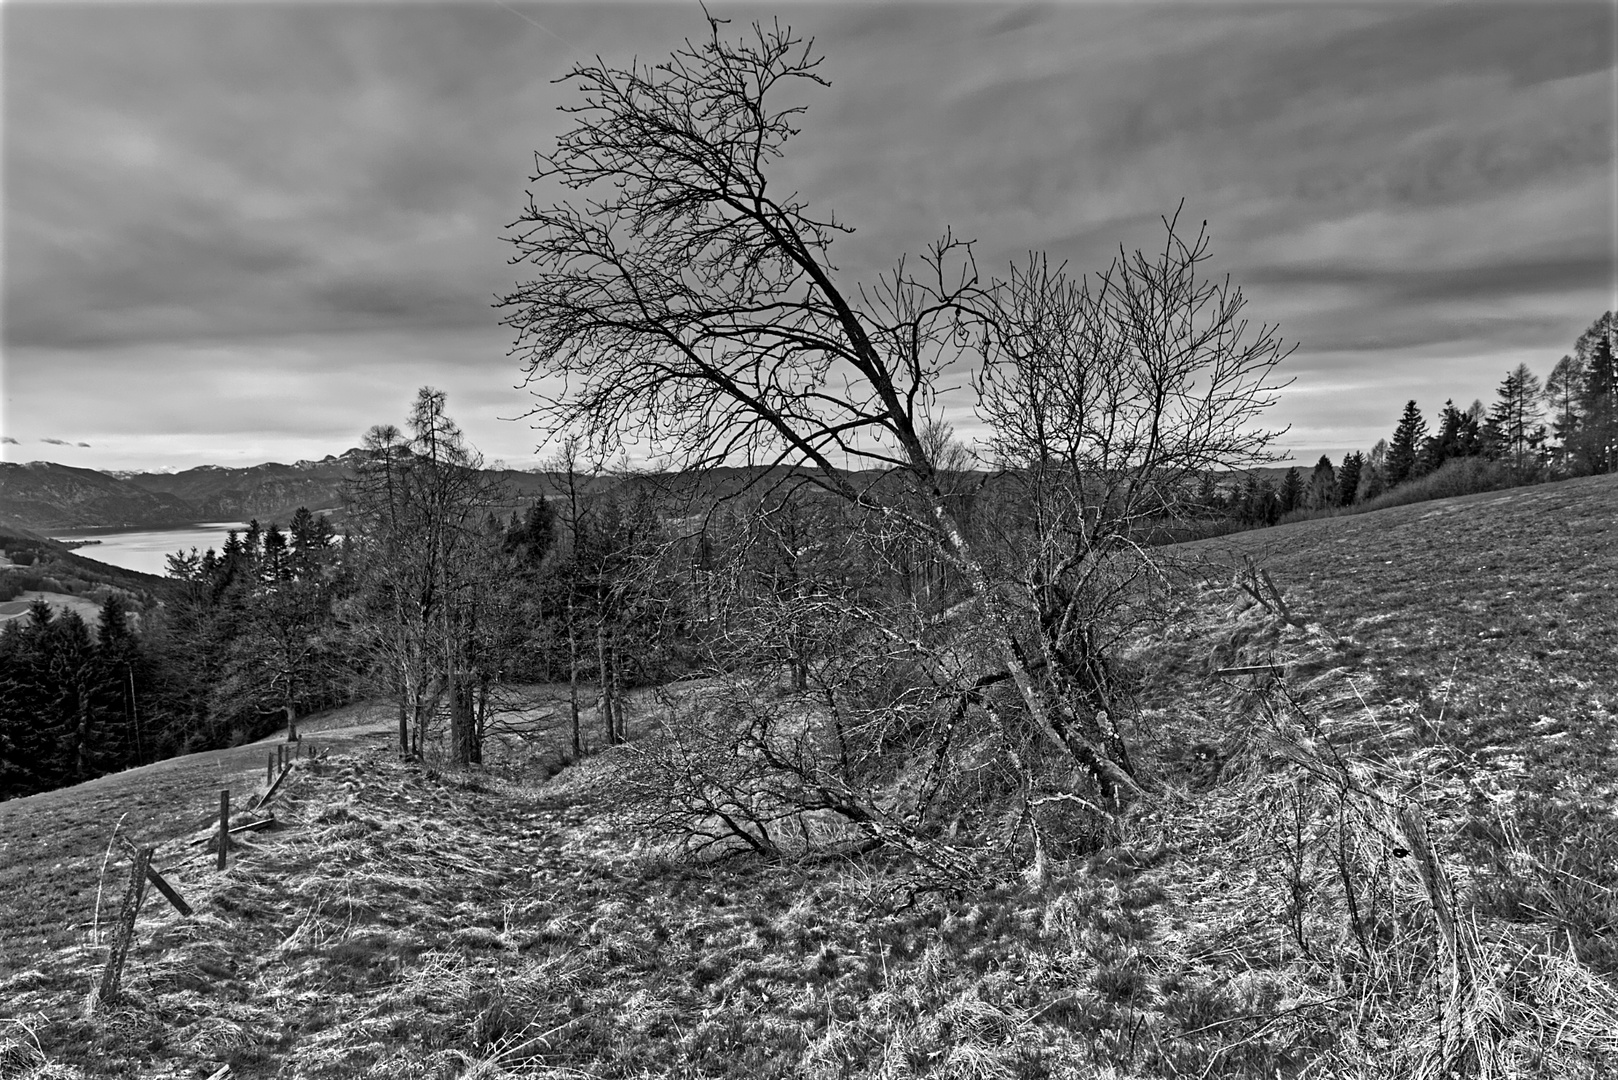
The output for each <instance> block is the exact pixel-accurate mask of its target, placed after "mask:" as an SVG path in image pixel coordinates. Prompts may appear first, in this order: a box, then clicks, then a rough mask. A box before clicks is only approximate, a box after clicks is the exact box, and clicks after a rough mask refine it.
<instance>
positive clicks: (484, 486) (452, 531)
mask: <svg viewBox="0 0 1618 1080" xmlns="http://www.w3.org/2000/svg"><path fill="white" fill-rule="evenodd" d="M444 404H445V398H444V394H443V392H442V391H440V390H434V389H432V388H430V387H423V388H422V390H421V391H420V392H419V393H418V395H417V397H416V401H415V404H414V406H413V407H412V409H411V413H410V419H409V429H410V433H409V435H408V436H406V435H405V434H403V433H401V432H400V431H399V429H398V428H395V427H393V426H392V425H381V426H378V427H374V428H372V429H371V430H370V431H369V432H368V433H367V434H366V436H365V450H366V458H365V461H364V463H363V464H362V466H361V468H360V470H359V473H358V475H357V476H356V477H355V478H354V480H353V483H352V484H351V487H350V502H351V510H352V515H351V516H352V521H353V528H354V536H355V541H356V543H355V555H356V557H357V560H358V565H359V572H360V580H361V589H360V596H359V598H358V600H357V602H356V604H355V605H354V607H353V610H354V612H355V613H356V614H357V615H358V621H359V622H360V624H361V626H362V627H363V628H364V629H365V630H366V635H365V636H366V638H367V640H368V643H369V644H370V646H371V648H372V650H373V652H374V654H375V655H376V656H377V658H378V659H379V661H380V662H381V665H382V666H383V667H384V668H385V669H386V670H387V671H388V672H389V673H390V679H389V681H390V682H391V684H392V687H393V690H394V691H395V693H396V695H397V697H398V702H399V748H400V752H401V753H402V754H404V755H405V756H416V755H419V754H420V753H421V752H422V748H423V742H424V739H425V735H426V731H427V728H428V725H429V723H430V722H431V720H432V718H433V716H434V715H435V714H436V712H437V710H438V707H439V706H440V704H442V703H445V702H447V703H448V705H449V711H450V751H451V756H452V758H453V759H454V760H455V761H457V762H458V763H461V764H467V763H470V762H472V761H473V760H475V759H476V757H477V756H478V748H477V745H476V731H477V725H476V716H475V699H474V688H475V686H476V672H475V671H474V670H473V667H472V656H471V651H472V646H473V644H474V643H475V641H476V635H477V620H478V618H479V607H478V605H479V600H480V597H481V596H482V592H483V590H481V589H480V580H479V577H478V574H479V571H480V570H485V571H486V570H488V568H489V566H490V565H491V564H490V562H489V560H487V559H482V558H480V557H479V550H480V546H481V547H495V548H498V546H499V544H500V542H501V539H502V535H501V534H500V532H499V531H498V530H497V529H490V528H486V527H484V525H485V523H486V522H487V520H488V518H489V512H490V509H491V507H493V506H494V504H495V502H496V493H495V492H494V491H493V489H492V488H491V486H490V484H489V481H488V480H487V479H486V478H485V476H484V475H483V474H482V473H481V471H480V467H481V465H482V460H481V457H480V456H479V455H478V453H477V451H475V450H473V449H472V448H471V447H470V446H468V445H467V444H466V441H465V439H464V437H463V436H462V434H461V431H460V429H459V427H457V426H456V424H455V422H454V421H453V420H451V419H450V418H449V416H448V415H447V414H446V413H445V411H444Z"/></svg>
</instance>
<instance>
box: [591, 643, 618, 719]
mask: <svg viewBox="0 0 1618 1080" xmlns="http://www.w3.org/2000/svg"><path fill="white" fill-rule="evenodd" d="M596 663H597V664H598V665H599V666H600V669H601V670H600V672H599V675H600V679H599V682H600V691H599V692H600V697H599V698H598V699H597V701H598V704H597V708H596V711H597V712H598V713H600V714H601V720H602V722H603V723H604V724H605V725H606V732H607V745H608V746H616V745H617V744H618V733H617V731H616V730H615V729H614V727H613V723H612V665H611V664H610V663H609V661H608V659H607V626H606V624H605V623H602V624H601V625H600V626H598V627H596Z"/></svg>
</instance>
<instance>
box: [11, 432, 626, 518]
mask: <svg viewBox="0 0 1618 1080" xmlns="http://www.w3.org/2000/svg"><path fill="white" fill-rule="evenodd" d="M360 455H361V451H359V450H349V451H348V452H347V453H344V454H341V455H336V454H333V455H328V456H326V457H324V458H322V459H320V460H319V461H299V462H296V463H294V464H292V465H282V464H280V463H278V462H268V463H266V464H263V465H252V466H248V467H245V468H227V467H225V466H221V465H201V466H198V467H197V468H195V469H187V470H185V471H184V472H176V473H162V472H118V473H105V472H97V471H96V470H94V469H80V468H75V467H73V466H71V465H58V464H56V463H55V462H50V461H30V462H27V463H26V464H17V463H13V462H0V524H7V525H11V526H14V527H19V528H24V529H30V530H33V531H34V532H66V531H68V530H75V529H94V528H120V527H121V528H161V527H164V526H173V525H190V524H193V523H195V522H199V521H247V520H250V519H252V518H257V519H258V520H260V521H263V522H266V523H267V522H271V521H277V522H280V523H281V524H286V522H288V521H289V520H291V518H292V515H293V513H294V512H295V511H296V510H297V509H298V508H299V507H300V506H306V507H308V508H309V509H310V510H312V511H314V512H316V513H322V512H324V513H328V514H331V515H332V516H333V518H335V519H341V517H342V516H343V501H344V485H345V483H346V481H347V478H348V477H349V476H351V475H353V472H354V468H355V465H356V464H357V463H358V461H359V458H360ZM489 472H490V474H491V475H492V476H493V477H495V478H497V479H499V480H500V481H502V482H503V483H504V484H505V485H506V487H507V489H508V490H509V491H510V492H511V494H512V497H513V499H514V500H515V501H516V502H528V501H531V500H532V499H534V498H537V497H540V496H542V495H550V494H555V493H556V491H558V490H559V488H558V484H557V482H556V480H555V478H554V477H551V476H548V475H547V474H545V473H535V472H519V471H517V470H515V469H498V470H489ZM599 483H600V481H599V480H598V481H596V484H599ZM592 486H594V485H592Z"/></svg>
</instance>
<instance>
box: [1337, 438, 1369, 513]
mask: <svg viewBox="0 0 1618 1080" xmlns="http://www.w3.org/2000/svg"><path fill="white" fill-rule="evenodd" d="M1364 470H1365V455H1364V454H1362V453H1360V452H1359V451H1358V450H1355V451H1354V452H1352V453H1348V454H1344V455H1343V464H1342V466H1341V467H1340V468H1339V469H1338V470H1337V505H1339V506H1352V505H1354V501H1355V499H1356V498H1357V497H1358V496H1359V490H1360V475H1361V474H1362V473H1363V472H1364Z"/></svg>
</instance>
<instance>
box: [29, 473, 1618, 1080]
mask: <svg viewBox="0 0 1618 1080" xmlns="http://www.w3.org/2000/svg"><path fill="white" fill-rule="evenodd" d="M1581 485H1582V486H1581ZM1486 498H1487V497H1486ZM1495 498H1499V496H1495ZM1506 498H1507V500H1508V501H1505V502H1501V503H1497V504H1489V503H1486V504H1485V510H1486V511H1487V513H1488V515H1489V516H1488V517H1487V518H1479V517H1477V516H1475V515H1476V514H1477V513H1478V512H1477V511H1470V512H1469V511H1467V510H1466V509H1465V508H1464V505H1463V507H1462V508H1461V509H1454V508H1453V507H1452V505H1450V504H1426V505H1424V506H1419V507H1410V508H1404V509H1401V510H1396V511H1389V512H1387V513H1386V514H1384V515H1366V516H1361V517H1355V518H1346V519H1339V520H1336V521H1329V522H1308V523H1303V524H1300V525H1296V526H1291V527H1288V528H1284V529H1281V530H1273V531H1271V532H1270V533H1268V534H1250V535H1249V536H1248V537H1238V538H1236V540H1237V541H1248V542H1256V541H1258V540H1262V541H1264V542H1265V543H1266V544H1270V545H1272V550H1271V551H1270V552H1269V558H1268V560H1267V564H1268V565H1269V567H1270V569H1271V572H1272V574H1274V576H1275V577H1276V579H1277V581H1278V583H1279V584H1281V585H1282V587H1283V588H1284V589H1285V590H1286V592H1287V596H1288V600H1289V602H1290V603H1291V605H1292V607H1293V610H1294V612H1295V613H1297V614H1300V615H1301V616H1302V621H1303V622H1304V625H1303V626H1296V625H1290V624H1288V623H1286V622H1285V621H1283V620H1281V619H1279V618H1276V617H1275V616H1274V614H1273V613H1271V612H1269V611H1266V610H1265V609H1263V608H1262V607H1258V606H1256V605H1254V604H1252V603H1251V601H1250V599H1249V598H1246V597H1245V595H1244V594H1242V593H1241V592H1240V591H1239V590H1236V589H1233V588H1230V587H1228V586H1227V585H1226V584H1225V583H1224V582H1225V580H1228V579H1226V578H1218V579H1216V580H1215V581H1214V582H1213V583H1212V584H1210V585H1207V586H1205V587H1203V588H1202V589H1200V590H1198V591H1195V593H1194V594H1188V595H1187V597H1186V600H1185V606H1184V608H1183V610H1181V611H1180V612H1179V613H1177V617H1176V618H1175V619H1174V620H1173V621H1172V623H1171V625H1170V627H1169V628H1168V629H1166V630H1164V631H1163V632H1162V633H1161V634H1160V635H1158V636H1157V637H1155V638H1153V639H1151V640H1143V641H1141V642H1139V643H1138V649H1137V651H1136V653H1135V655H1134V657H1133V659H1132V665H1133V668H1134V670H1135V671H1136V672H1137V674H1138V676H1139V678H1140V683H1141V687H1142V693H1141V704H1142V711H1141V714H1140V716H1139V717H1138V721H1137V730H1136V731H1135V733H1134V734H1135V738H1136V742H1137V745H1138V746H1139V747H1140V754H1139V763H1140V765H1141V767H1142V771H1143V774H1144V775H1145V777H1146V779H1147V782H1148V784H1149V785H1150V786H1151V787H1152V788H1153V791H1154V797H1153V798H1152V799H1151V800H1150V801H1148V802H1145V803H1142V804H1141V806H1140V808H1139V809H1137V810H1136V811H1134V812H1132V813H1131V814H1129V815H1128V816H1127V817H1126V818H1125V819H1123V820H1121V821H1119V822H1116V823H1115V824H1114V828H1115V831H1116V834H1117V835H1118V837H1119V843H1118V844H1116V845H1115V846H1113V847H1111V848H1109V849H1108V850H1106V851H1104V852H1102V853H1100V854H1095V855H1090V856H1087V857H1083V858H1073V859H1070V860H1068V861H1065V862H1058V863H1056V864H1055V865H1053V866H1052V868H1051V874H1050V876H1049V877H1048V879H1047V880H1045V881H1043V882H1040V883H1030V882H1029V881H1027V880H1024V879H1023V878H1022V877H1020V876H1012V877H1009V878H1008V879H1006V880H1003V881H1000V882H998V883H996V884H993V885H991V886H990V887H988V888H986V889H983V890H981V891H978V892H975V893H973V894H970V895H959V896H949V895H942V894H928V895H923V896H920V897H917V898H914V902H913V903H909V904H905V903H898V904H896V903H894V900H893V898H894V897H895V896H896V895H897V896H899V897H901V898H903V897H904V895H905V894H904V893H903V891H902V890H896V889H895V887H894V886H895V884H896V883H898V882H900V881H902V880H903V879H904V876H905V874H906V870H907V868H906V867H905V866H904V865H903V864H902V863H901V862H898V861H895V860H892V859H888V858H881V857H876V856H873V857H871V858H869V859H864V860H855V859H823V860H815V859H809V858H805V859H800V860H796V861H788V862H777V863H769V864H767V863H762V862H758V861H750V860H747V859H732V860H728V861H725V862H720V863H711V864H703V865H696V864H690V863H684V862H679V861H675V860H673V859H671V858H670V857H669V856H668V855H667V853H666V852H665V851H664V850H663V849H661V848H660V847H659V846H658V845H656V844H655V843H652V842H650V841H649V840H647V839H646V838H642V837H637V836H634V835H631V834H628V833H626V832H625V831H624V830H623V829H622V828H621V826H620V825H619V823H618V820H617V817H616V814H615V806H614V805H613V800H612V786H611V785H612V778H613V775H614V772H613V770H614V754H613V753H610V752H609V753H607V754H602V755H598V756H597V757H595V758H593V759H591V760H589V761H588V762H586V763H583V764H582V765H580V766H577V767H575V768H571V769H568V770H566V771H564V772H563V773H562V774H561V775H560V776H558V777H556V779H555V780H553V781H551V782H549V783H543V784H541V783H527V782H520V781H518V780H516V779H512V778H507V777H505V776H502V775H497V774H496V772H497V771H487V772H484V773H481V774H476V775H470V776H467V775H457V774H453V773H449V772H445V771H441V770H436V769H431V768H407V767H404V766H401V765H398V764H396V763H394V762H391V761H390V760H388V759H387V757H386V756H385V754H384V753H382V752H373V753H370V754H368V755H367V754H362V755H358V756H353V757H349V758H346V759H341V760H334V761H330V762H327V763H326V764H324V765H323V766H321V767H320V768H318V769H310V770H308V771H306V773H305V774H304V775H302V776H300V778H299V780H298V782H297V784H296V785H295V786H294V787H293V788H292V789H291V791H290V793H289V795H290V797H289V801H288V803H287V806H286V807H285V808H284V810H283V811H282V815H283V817H285V818H286V819H287V822H288V824H287V827H286V828H284V829H280V830H276V831H274V832H271V833H267V834H263V835H261V836H258V837H256V838H255V839H254V840H253V841H252V845H253V846H252V847H251V849H249V850H247V851H246V852H244V853H243V854H242V855H241V856H240V858H239V860H238V861H237V862H236V864H235V865H234V866H233V867H232V868H231V869H230V870H229V871H227V872H226V873H224V874H214V873H213V872H212V871H210V870H208V869H207V868H206V864H205V863H198V865H196V866H194V867H190V868H185V869H184V870H183V872H182V874H181V876H182V877H183V878H184V879H185V880H186V881H187V892H188V896H189V897H190V898H191V899H192V901H193V903H195V904H196V905H197V908H198V914H197V915H196V916H195V917H193V918H192V919H189V920H185V919H181V918H180V917H179V916H177V915H176V914H174V913H173V912H171V911H168V910H166V909H162V908H159V907H158V906H157V903H156V901H155V898H154V899H153V900H150V901H149V904H151V906H149V907H148V908H147V909H146V914H145V917H144V918H143V920H142V922H141V925H140V931H139V936H138V941H137V944H136V947H135V949H134V950H133V951H132V953H131V960H130V968H129V972H128V974H127V975H126V986H128V987H129V989H130V993H129V996H128V998H127V999H126V1001H125V1002H124V1003H122V1004H121V1005H119V1006H118V1007H116V1008H114V1009H111V1010H107V1011H104V1012H102V1013H101V1014H99V1015H98V1016H97V1017H96V1018H94V1019H90V1020H86V1019H84V1018H83V1016H82V1012H81V1008H80V1007H81V1004H82V1001H83V998H84V994H85V992H86V990H87V989H88V987H89V985H90V979H91V977H92V975H93V973H94V971H95V968H96V965H97V963H98V960H99V952H100V951H99V950H97V949H94V948H91V947H88V946H86V945H83V944H76V945H73V946H70V947H67V948H64V949H61V950H59V951H57V952H55V953H54V954H52V955H51V956H50V957H48V958H41V959H40V960H39V961H37V962H34V963H31V964H29V965H27V966H25V967H23V968H22V969H20V970H14V972H13V973H12V975H11V976H10V978H9V979H7V980H6V981H5V982H4V983H0V1001H4V1002H5V1006H6V1007H5V1010H4V1011H5V1012H7V1013H9V1014H10V1015H11V1016H12V1017H13V1019H12V1021H11V1022H10V1024H9V1026H8V1027H6V1028H5V1029H4V1030H0V1076H10V1075H19V1076H20V1075H29V1076H43V1075H61V1076H67V1075H87V1076H118V1075H129V1076H137V1075H138V1076H176V1077H177V1076H207V1075H210V1074H211V1073H212V1072H213V1071H214V1070H216V1069H218V1068H219V1067H220V1066H222V1065H229V1066H230V1067H231V1069H232V1075H233V1076H238V1077H249V1076H262V1077H269V1076H279V1077H316V1076H330V1077H339V1076H341V1077H349V1076H367V1075H370V1076H387V1077H396V1076H397V1077H428V1076H433V1077H472V1076H476V1077H490V1078H492V1077H505V1076H546V1077H585V1076H589V1077H640V1076H665V1075H667V1076H693V1077H694V1076H705V1077H708V1076H711V1077H736V1078H742V1077H746V1078H749V1080H755V1078H769V1077H810V1078H818V1077H827V1078H830V1077H866V1076H870V1077H877V1076H881V1077H900V1076H911V1075H914V1076H939V1077H973V1078H979V1077H982V1078H987V1077H1044V1076H1063V1077H1065V1076H1097V1077H1255V1078H1256V1077H1266V1078H1268V1077H1277V1076H1286V1077H1292V1076H1297V1077H1304V1076H1308V1077H1355V1078H1383V1077H1386V1078H1390V1080H1391V1078H1394V1077H1431V1078H1435V1080H1436V1078H1437V1077H1440V1076H1473V1077H1519V1076H1520V1077H1547V1078H1550V1077H1588V1078H1590V1080H1597V1078H1602V1077H1612V1076H1618V988H1615V983H1614V971H1613V968H1612V966H1611V959H1610V958H1611V953H1610V951H1607V950H1609V949H1610V947H1611V943H1612V941H1613V940H1614V935H1615V930H1614V926H1613V916H1612V910H1613V909H1612V900H1613V892H1612V889H1613V888H1614V887H1615V885H1618V881H1614V874H1615V872H1618V870H1615V867H1618V858H1614V855H1615V852H1614V849H1613V845H1614V840H1613V836H1614V833H1615V830H1614V829H1613V828H1612V823H1611V817H1610V807H1611V802H1610V794H1609V792H1610V788H1608V787H1604V786H1603V785H1610V784H1611V783H1612V781H1613V775H1612V770H1611V769H1610V768H1609V767H1606V766H1604V765H1603V762H1607V761H1610V759H1609V758H1604V757H1603V756H1602V755H1603V754H1605V753H1610V752H1611V748H1612V746H1613V743H1612V739H1613V735H1614V729H1613V726H1612V722H1611V721H1612V715H1611V714H1612V706H1613V705H1614V702H1612V701H1611V700H1610V698H1609V697H1607V696H1604V695H1610V694H1611V693H1612V684H1611V681H1610V678H1611V676H1610V672H1611V670H1612V668H1611V666H1610V664H1607V666H1603V665H1604V664H1605V663H1606V661H1605V660H1604V659H1603V655H1602V653H1601V650H1602V648H1604V647H1605V645H1604V644H1603V643H1605V642H1610V640H1611V635H1612V633H1613V630H1612V627H1613V622H1614V620H1613V615H1614V613H1615V612H1618V604H1613V603H1604V599H1610V598H1611V594H1610V590H1608V589H1607V583H1608V581H1618V573H1613V572H1612V571H1618V567H1615V566H1613V565H1612V560H1613V559H1615V558H1618V544H1614V543H1606V542H1605V541H1606V540H1609V539H1613V537H1612V534H1611V533H1610V531H1606V532H1604V531H1603V530H1610V528H1611V524H1610V523H1611V522H1612V521H1614V520H1615V518H1618V514H1615V513H1614V511H1615V510H1618V484H1613V483H1611V482H1610V481H1600V482H1572V483H1570V484H1566V485H1553V486H1549V487H1545V488H1534V489H1526V490H1519V491H1514V492H1512V493H1510V495H1509V496H1507V497H1506ZM1519 500H1526V501H1519ZM1463 502H1464V501H1463ZM1485 521H1486V522H1487V529H1485V528H1484V523H1485ZM1485 535H1486V536H1487V537H1488V540H1485V539H1483V537H1484V536H1485ZM1225 543H1226V544H1227V545H1228V544H1230V543H1231V541H1225ZM1491 543H1492V544H1501V543H1506V544H1511V545H1513V546H1512V547H1511V549H1510V561H1511V566H1512V572H1511V573H1509V574H1508V573H1505V572H1504V570H1505V563H1506V560H1507V557H1506V556H1504V555H1500V554H1490V552H1489V550H1488V549H1489V545H1490V544H1491ZM1198 550H1203V549H1198ZM1483 559H1488V560H1489V561H1487V562H1485V561H1482V560H1483ZM1387 560H1392V561H1387ZM1477 566H1494V567H1496V569H1495V570H1494V571H1493V572H1484V573H1479V572H1478V571H1476V570H1475V569H1472V568H1473V567H1477ZM1603 571H1606V572H1609V575H1610V576H1609V577H1608V578H1602V577H1598V576H1596V575H1598V574H1599V573H1602V572H1603ZM1311 573H1312V574H1314V575H1315V576H1314V577H1313V578H1310V576H1309V575H1310V574H1311ZM1463 577H1464V578H1465V580H1464V581H1463V580H1460V579H1461V578H1463ZM1559 580H1560V581H1561V582H1563V584H1560V585H1559V584H1558V581H1559ZM1506 593H1511V594H1512V595H1511V596H1509V597H1508V596H1505V595H1504V594H1506ZM1552 620H1555V621H1556V622H1557V625H1556V626H1549V625H1547V624H1548V623H1550V622H1551V621H1552ZM1474 623H1480V624H1482V625H1481V627H1478V626H1474ZM1494 629H1499V630H1501V631H1502V632H1503V633H1502V635H1501V636H1493V635H1492V633H1491V634H1490V635H1488V636H1480V630H1481V631H1492V630H1494ZM1559 631H1560V632H1559ZM1536 649H1544V650H1545V651H1546V653H1547V657H1546V658H1541V659H1538V660H1536V659H1535V658H1534V656H1533V653H1534V650H1536ZM1551 652H1557V655H1556V656H1555V657H1554V658H1552V657H1550V656H1549V654H1550V653H1551ZM1553 661H1554V662H1553ZM1266 662H1274V663H1276V664H1278V665H1279V666H1280V668H1281V670H1282V672H1283V674H1282V675H1281V677H1279V678H1271V677H1269V676H1242V677H1235V678H1226V677H1217V676H1213V675H1212V674H1211V672H1212V671H1213V670H1214V669H1217V668H1220V667H1226V666H1237V665H1242V664H1254V663H1266ZM1536 665H1537V666H1536ZM1603 672H1605V673H1606V674H1605V675H1603ZM1602 679H1604V680H1605V681H1600V680H1602ZM1569 680H1579V681H1581V682H1582V683H1583V685H1582V687H1580V686H1575V685H1574V684H1573V683H1572V682H1569ZM1541 714H1543V715H1544V716H1545V717H1548V718H1549V719H1550V720H1552V721H1554V723H1553V724H1545V723H1544V722H1543V721H1542V720H1540V719H1539V716H1540V715H1541ZM1527 717H1532V719H1525V718H1527ZM1562 731H1566V732H1568V734H1566V735H1561V736H1560V737H1556V736H1557V735H1558V733H1559V732H1562ZM1491 748H1494V749H1491ZM1553 770H1554V771H1553ZM506 771H509V772H510V773H512V774H513V775H515V772H516V765H515V763H513V764H511V765H509V766H508V767H507V770H506ZM541 771H545V772H548V771H549V768H548V765H547V766H543V767H542V770H541ZM1603 799H1606V800H1608V801H1607V802H1605V803H1603V802H1602V801H1601V800H1603ZM1603 815H1605V816H1603ZM104 844H105V837H104V834H103V835H102V837H100V838H98V840H97V842H96V843H95V844H94V845H93V850H94V853H95V859H96V860H99V858H100V856H101V851H102V849H103V847H104ZM197 858H198V859H206V856H201V855H199V856H197ZM161 861H162V860H161V855H160V862H161ZM45 1062H51V1063H53V1064H52V1065H51V1066H50V1067H51V1068H54V1069H56V1070H57V1071H56V1072H54V1073H45V1072H41V1071H40V1069H41V1068H42V1067H44V1065H43V1063H45Z"/></svg>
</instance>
